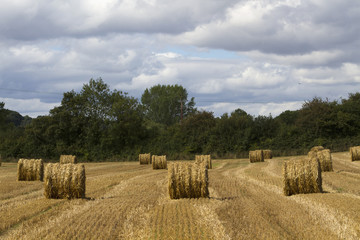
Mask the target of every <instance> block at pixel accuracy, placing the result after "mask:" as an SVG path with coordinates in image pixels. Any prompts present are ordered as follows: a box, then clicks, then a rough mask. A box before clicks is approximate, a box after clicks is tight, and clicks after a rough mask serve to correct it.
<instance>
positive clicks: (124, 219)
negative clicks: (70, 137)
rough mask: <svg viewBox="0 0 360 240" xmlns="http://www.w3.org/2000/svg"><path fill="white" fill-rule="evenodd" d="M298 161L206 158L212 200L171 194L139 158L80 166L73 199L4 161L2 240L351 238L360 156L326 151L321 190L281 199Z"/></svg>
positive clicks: (355, 235) (357, 214) (356, 232)
mask: <svg viewBox="0 0 360 240" xmlns="http://www.w3.org/2000/svg"><path fill="white" fill-rule="evenodd" d="M303 158H306V156H298V157H275V158H273V159H270V160H267V161H266V162H259V163H257V164H251V163H250V162H249V159H230V160H213V170H212V171H209V172H208V174H209V196H210V197H209V198H189V199H176V200H171V199H170V197H169V192H168V172H167V171H153V170H152V168H151V167H150V166H149V165H139V163H138V162H121V163H85V168H86V193H85V196H86V198H80V199H72V200H67V199H47V198H45V197H44V195H43V193H44V183H42V182H39V181H31V182H24V181H21V182H19V181H17V165H16V164H14V163H4V164H3V166H2V167H1V168H0V182H1V184H0V238H1V239H54V238H56V239H144V238H145V239H330V240H331V239H359V236H360V189H359V187H358V186H359V184H360V162H359V161H355V162H351V161H349V158H350V154H349V152H346V153H333V154H332V160H333V169H334V171H333V172H324V173H322V179H323V180H322V182H323V190H324V193H314V194H297V195H293V196H284V195H283V182H282V172H281V171H282V165H283V162H284V161H288V160H295V159H298V160H299V159H303ZM184 162H188V161H184ZM168 164H169V168H170V166H171V164H172V161H169V163H168Z"/></svg>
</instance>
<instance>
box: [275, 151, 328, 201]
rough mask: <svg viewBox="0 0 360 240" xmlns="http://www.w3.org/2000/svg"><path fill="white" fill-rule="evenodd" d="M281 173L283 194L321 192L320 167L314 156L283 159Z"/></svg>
mask: <svg viewBox="0 0 360 240" xmlns="http://www.w3.org/2000/svg"><path fill="white" fill-rule="evenodd" d="M282 173H283V183H284V189H283V190H284V195H285V196H290V195H293V194H301V193H319V192H322V179H321V168H320V164H319V161H318V159H316V158H312V159H310V158H304V159H299V160H288V161H285V162H284V163H283V168H282Z"/></svg>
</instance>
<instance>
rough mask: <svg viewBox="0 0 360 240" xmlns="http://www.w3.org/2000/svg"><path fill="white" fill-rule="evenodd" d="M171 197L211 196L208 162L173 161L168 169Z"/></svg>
mask: <svg viewBox="0 0 360 240" xmlns="http://www.w3.org/2000/svg"><path fill="white" fill-rule="evenodd" d="M168 189H169V196H170V199H179V198H201V197H203V198H206V197H209V177H208V169H207V167H206V163H205V162H203V163H184V162H182V163H172V164H169V169H168Z"/></svg>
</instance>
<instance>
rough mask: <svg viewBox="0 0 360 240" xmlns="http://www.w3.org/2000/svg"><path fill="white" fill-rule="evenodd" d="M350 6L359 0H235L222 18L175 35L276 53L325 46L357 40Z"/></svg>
mask: <svg viewBox="0 0 360 240" xmlns="http://www.w3.org/2000/svg"><path fill="white" fill-rule="evenodd" d="M356 9H359V3H358V2H354V1H345V2H341V4H340V3H338V2H335V1H332V2H331V3H329V2H328V1H284V0H283V1H276V2H273V1H268V0H258V1H251V0H248V1H239V2H238V3H237V4H236V5H235V6H234V7H230V8H228V9H227V11H226V14H225V16H224V17H223V18H221V19H215V20H213V21H211V22H208V23H205V24H201V25H198V26H197V27H196V28H195V29H194V30H191V31H188V32H186V33H183V34H181V35H180V36H179V37H178V36H177V37H176V39H175V40H178V41H179V42H180V43H183V44H194V45H196V46H199V47H208V48H221V49H227V50H231V51H245V52H246V51H260V52H263V53H267V54H278V55H300V54H308V53H310V52H316V51H330V50H334V49H336V48H338V47H345V46H346V45H349V44H353V43H358V42H359V35H358V34H357V33H354V31H357V32H358V31H359V30H360V29H359V28H360V26H359V25H358V24H357V22H359V21H360V15H356V12H358V11H357V10H356ZM335 16H337V17H335ZM345 26H347V27H345Z"/></svg>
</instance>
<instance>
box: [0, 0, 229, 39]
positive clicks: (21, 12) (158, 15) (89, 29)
mask: <svg viewBox="0 0 360 240" xmlns="http://www.w3.org/2000/svg"><path fill="white" fill-rule="evenodd" d="M234 2H235V1H233V0H232V1H216V0H211V1H209V0H206V1H205V0H201V1H195V2H194V1H190V0H176V1H167V0H158V1H156V0H155V1H146V0H139V1H129V0H123V1H105V0H104V1H97V0H93V1H85V0H83V1H41V0H37V1H24V3H23V4H22V5H21V4H20V5H15V4H12V3H11V2H10V1H8V3H7V4H8V6H7V7H6V4H5V7H4V8H3V10H0V14H3V15H2V17H0V19H1V23H0V35H1V36H2V37H3V38H5V39H17V40H36V39H46V38H57V37H64V36H66V37H77V38H81V37H89V36H101V35H106V34H111V33H147V34H149V33H167V34H175V33H177V34H178V33H181V32H184V31H190V30H192V29H193V28H195V27H196V26H197V25H198V24H201V23H206V22H208V21H210V20H212V19H214V18H219V17H221V16H222V15H223V12H224V11H225V10H226V9H227V8H228V7H229V6H231V5H232V4H233V3H234ZM9 11H10V13H11V14H7V13H8V12H9Z"/></svg>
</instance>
